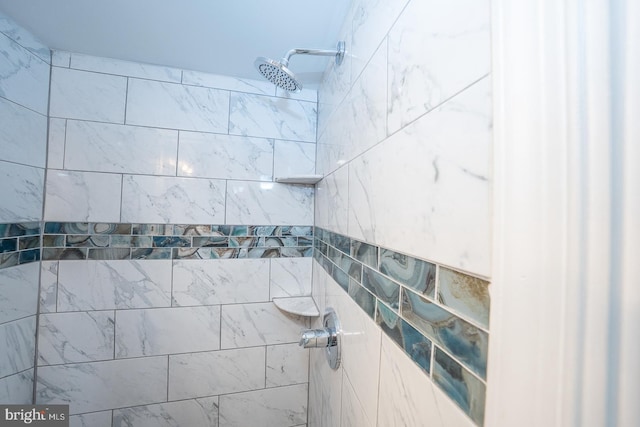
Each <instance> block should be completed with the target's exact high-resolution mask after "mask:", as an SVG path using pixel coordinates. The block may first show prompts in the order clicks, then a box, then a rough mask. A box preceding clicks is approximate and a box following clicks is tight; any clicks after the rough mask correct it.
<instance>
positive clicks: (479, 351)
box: [402, 289, 489, 378]
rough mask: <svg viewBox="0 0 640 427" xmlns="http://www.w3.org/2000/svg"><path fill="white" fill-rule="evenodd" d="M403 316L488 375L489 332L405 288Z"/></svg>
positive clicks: (480, 372)
mask: <svg viewBox="0 0 640 427" xmlns="http://www.w3.org/2000/svg"><path fill="white" fill-rule="evenodd" d="M402 316H403V317H404V318H405V319H407V320H408V321H409V322H411V323H413V324H414V325H415V326H416V327H417V328H418V329H419V330H421V331H422V332H424V333H425V334H426V335H427V336H428V337H429V338H431V339H433V340H434V342H435V343H436V344H439V345H441V346H442V347H443V348H445V349H446V350H447V351H449V352H451V353H452V354H453V355H454V356H456V357H457V358H458V360H460V361H461V362H462V363H464V364H465V365H466V366H467V367H468V368H469V369H471V370H472V371H473V372H475V373H476V374H478V375H479V376H480V377H482V378H486V375H487V352H488V347H489V336H488V334H487V333H486V332H484V331H483V330H481V329H479V328H477V327H475V326H473V325H471V324H470V323H468V322H466V321H464V320H462V319H460V318H458V317H456V316H454V315H453V314H451V313H449V312H448V311H446V310H444V309H442V308H440V307H439V306H437V305H436V304H434V303H432V302H431V301H428V300H426V299H424V298H422V297H421V296H420V295H418V294H416V293H414V292H411V291H408V290H406V289H403V291H402Z"/></svg>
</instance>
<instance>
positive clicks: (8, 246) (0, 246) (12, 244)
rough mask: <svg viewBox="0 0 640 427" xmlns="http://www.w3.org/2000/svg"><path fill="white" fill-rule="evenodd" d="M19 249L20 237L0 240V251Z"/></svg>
mask: <svg viewBox="0 0 640 427" xmlns="http://www.w3.org/2000/svg"><path fill="white" fill-rule="evenodd" d="M17 250H18V239H2V240H0V253H4V252H13V251H17Z"/></svg>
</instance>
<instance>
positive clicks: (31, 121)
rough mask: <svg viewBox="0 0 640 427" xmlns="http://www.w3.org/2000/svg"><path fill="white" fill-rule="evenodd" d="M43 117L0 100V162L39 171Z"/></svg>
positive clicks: (44, 142)
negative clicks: (8, 162) (18, 164)
mask: <svg viewBox="0 0 640 427" xmlns="http://www.w3.org/2000/svg"><path fill="white" fill-rule="evenodd" d="M46 147H47V118H46V117H45V116H43V115H41V114H38V113H36V112H34V111H32V110H29V109H27V108H25V107H23V106H21V105H18V104H15V103H13V102H10V101H8V100H6V99H5V98H2V97H0V149H1V151H0V159H2V160H7V161H10V162H15V163H21V164H23V165H28V166H35V167H40V168H43V167H45V161H46Z"/></svg>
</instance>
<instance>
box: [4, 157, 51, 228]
mask: <svg viewBox="0 0 640 427" xmlns="http://www.w3.org/2000/svg"><path fill="white" fill-rule="evenodd" d="M0 182H2V185H0V200H10V201H11V203H3V204H2V205H1V206H0V222H20V221H39V220H40V219H41V218H42V193H43V191H42V190H43V188H44V170H43V169H40V168H34V167H31V166H23V165H18V164H15V163H8V162H3V161H0Z"/></svg>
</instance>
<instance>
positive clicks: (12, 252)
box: [0, 222, 40, 268]
mask: <svg viewBox="0 0 640 427" xmlns="http://www.w3.org/2000/svg"><path fill="white" fill-rule="evenodd" d="M39 260H40V223H39V222H18V223H9V224H0V268H7V267H12V266H14V265H19V264H26V263H29V262H34V261H39Z"/></svg>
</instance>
